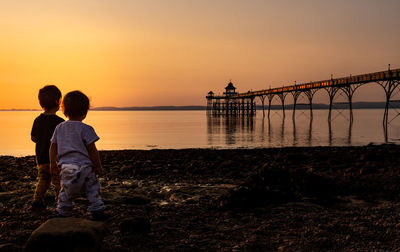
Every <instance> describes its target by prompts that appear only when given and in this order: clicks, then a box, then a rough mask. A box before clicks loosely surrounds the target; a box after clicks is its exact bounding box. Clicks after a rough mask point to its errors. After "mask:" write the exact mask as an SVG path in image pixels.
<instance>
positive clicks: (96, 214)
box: [91, 210, 110, 221]
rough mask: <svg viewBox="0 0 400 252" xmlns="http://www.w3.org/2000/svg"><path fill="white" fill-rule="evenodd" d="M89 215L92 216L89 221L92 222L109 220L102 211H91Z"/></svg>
mask: <svg viewBox="0 0 400 252" xmlns="http://www.w3.org/2000/svg"><path fill="white" fill-rule="evenodd" d="M91 214H92V217H91V220H94V221H105V220H107V219H108V218H110V216H109V215H108V214H106V213H104V210H100V211H93V212H91Z"/></svg>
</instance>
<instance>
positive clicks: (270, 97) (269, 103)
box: [267, 94, 274, 118]
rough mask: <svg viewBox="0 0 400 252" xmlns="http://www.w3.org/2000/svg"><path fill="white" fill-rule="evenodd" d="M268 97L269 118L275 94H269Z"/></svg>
mask: <svg viewBox="0 0 400 252" xmlns="http://www.w3.org/2000/svg"><path fill="white" fill-rule="evenodd" d="M267 97H268V118H269V116H270V114H271V102H272V99H273V98H274V94H268V95H267Z"/></svg>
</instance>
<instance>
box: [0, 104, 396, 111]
mask: <svg viewBox="0 0 400 252" xmlns="http://www.w3.org/2000/svg"><path fill="white" fill-rule="evenodd" d="M391 107H395V108H400V103H392V104H391ZM292 108H293V104H289V105H285V109H292ZM334 108H339V109H345V108H348V104H345V103H340V104H334ZM384 108H385V102H353V109H384ZM206 109H207V106H200V105H193V106H149V107H97V108H92V109H91V110H93V111H202V110H203V111H204V110H206ZM257 109H258V110H262V106H260V105H257ZM265 109H268V108H267V106H265ZM280 109H282V106H281V105H272V106H271V110H280ZM296 109H298V110H308V109H309V106H308V105H307V104H297V106H296ZM313 109H315V110H318V109H329V104H323V103H316V104H313ZM0 111H41V110H40V109H0Z"/></svg>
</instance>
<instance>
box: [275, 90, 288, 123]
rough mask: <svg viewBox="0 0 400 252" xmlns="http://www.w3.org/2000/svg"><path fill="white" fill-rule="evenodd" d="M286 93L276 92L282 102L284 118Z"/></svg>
mask: <svg viewBox="0 0 400 252" xmlns="http://www.w3.org/2000/svg"><path fill="white" fill-rule="evenodd" d="M287 94H288V93H280V94H277V95H278V97H279V98H280V99H281V102H282V116H283V119H285V98H286V95H287Z"/></svg>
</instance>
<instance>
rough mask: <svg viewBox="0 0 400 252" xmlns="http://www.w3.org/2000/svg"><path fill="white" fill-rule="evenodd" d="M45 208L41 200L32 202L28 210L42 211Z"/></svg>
mask: <svg viewBox="0 0 400 252" xmlns="http://www.w3.org/2000/svg"><path fill="white" fill-rule="evenodd" d="M44 209H46V206H45V205H44V204H43V203H41V202H32V204H31V207H30V208H29V210H31V211H42V210H44Z"/></svg>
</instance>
